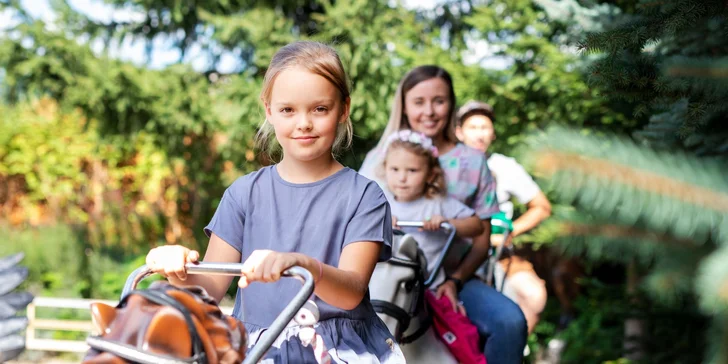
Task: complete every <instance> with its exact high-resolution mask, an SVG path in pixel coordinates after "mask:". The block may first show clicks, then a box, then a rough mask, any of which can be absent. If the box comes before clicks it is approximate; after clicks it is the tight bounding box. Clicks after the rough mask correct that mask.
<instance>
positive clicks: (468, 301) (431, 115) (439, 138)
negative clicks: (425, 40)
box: [359, 66, 526, 363]
mask: <svg viewBox="0 0 728 364" xmlns="http://www.w3.org/2000/svg"><path fill="white" fill-rule="evenodd" d="M455 105H456V101H455V91H454V89H453V84H452V78H451V77H450V74H449V73H448V72H447V71H446V70H444V69H442V68H441V67H438V66H420V67H417V68H414V69H413V70H411V71H410V72H408V73H407V74H406V75H405V76H404V78H403V79H402V81H401V82H400V83H399V87H398V88H397V93H396V94H395V99H394V102H393V105H392V112H391V114H390V116H389V123H388V124H387V127H386V129H385V130H384V133H383V135H382V138H381V139H380V141H379V144H378V145H377V147H376V148H375V149H374V150H372V151H370V152H369V153H368V154H367V157H366V159H365V160H364V163H363V164H362V167H361V169H360V170H359V173H361V174H362V175H364V176H366V177H369V178H372V179H374V180H377V182H378V183H379V184H380V186H382V188H383V189H384V190H387V185H386V183H385V181H383V180H382V178H378V176H377V174H376V170H377V167H378V166H379V165H381V164H382V159H383V158H384V157H385V150H386V148H385V147H386V143H387V140H388V139H389V136H390V135H393V134H394V133H397V132H399V131H400V130H403V129H412V130H413V131H417V132H420V133H423V134H425V135H426V136H428V137H430V138H432V140H433V143H434V144H435V147H437V149H438V151H439V158H438V159H439V163H440V166H441V167H442V169H443V172H444V174H445V180H446V182H447V183H446V184H447V188H446V189H447V194H448V196H450V197H452V198H454V199H456V200H458V201H460V202H462V203H463V204H465V205H466V206H468V207H470V208H471V209H473V210H474V211H475V213H476V216H478V217H479V218H480V219H481V220H482V224H483V230H484V233H483V234H482V235H479V236H476V237H474V238H473V244H472V247H471V248H470V251H469V252H468V253H467V255H465V257H463V259H462V262H461V263H460V265H459V266H458V267H457V268H456V269H454V271H453V272H452V273H451V276H450V277H449V279H448V280H446V281H445V282H444V283H442V285H450V286H451V288H453V289H457V293H458V294H459V296H460V299H461V300H462V301H463V303H464V305H465V311H466V312H467V314H468V317H469V318H470V319H471V321H472V322H473V323H474V324H475V325H476V326H477V327H478V331H479V332H480V334H481V335H482V336H483V337H487V341H486V345H485V355H486V357H487V358H488V360H489V361H492V362H495V363H520V362H521V361H522V358H523V347H524V346H525V344H526V319H525V318H524V316H523V313H522V312H521V309H520V308H519V307H518V306H517V305H516V304H515V303H513V301H511V300H509V299H508V298H506V297H505V296H503V295H502V294H500V293H498V292H496V291H495V290H494V289H493V288H492V287H490V286H487V285H485V284H484V283H483V282H482V281H480V280H478V279H471V278H473V273H474V272H475V270H476V269H477V268H478V267H480V266H481V265H482V264H483V262H484V261H485V258H486V257H487V254H488V247H489V244H490V217H491V216H493V215H494V214H495V213H497V212H498V211H499V208H498V201H497V198H496V192H495V181H494V180H493V176H492V175H491V173H490V170H489V169H488V165H487V161H486V158H485V154H483V152H481V151H479V150H476V149H473V148H470V147H468V146H466V145H464V144H462V143H460V142H458V139H457V137H456V135H455V118H454V116H455ZM390 192H392V191H390ZM390 203H394V202H393V201H390ZM438 289H439V288H438ZM453 298H454V297H453Z"/></svg>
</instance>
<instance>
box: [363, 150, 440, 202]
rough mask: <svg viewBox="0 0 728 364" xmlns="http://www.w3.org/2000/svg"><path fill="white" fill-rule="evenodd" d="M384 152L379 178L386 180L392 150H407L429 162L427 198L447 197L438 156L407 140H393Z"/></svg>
mask: <svg viewBox="0 0 728 364" xmlns="http://www.w3.org/2000/svg"><path fill="white" fill-rule="evenodd" d="M386 148H387V149H386V150H385V151H384V158H383V161H382V164H381V165H380V168H379V169H378V170H377V174H378V176H377V177H379V178H381V179H385V174H386V168H387V156H388V155H389V153H390V152H391V151H392V150H395V149H400V148H401V149H405V150H407V151H408V152H410V153H412V154H414V155H417V156H420V157H424V158H425V159H426V160H427V170H428V172H429V175H428V176H427V182H426V184H425V198H436V197H445V196H446V195H447V190H446V189H447V185H445V172H443V170H442V167H441V166H440V161H439V160H438V159H437V156H436V155H435V154H433V153H432V151H431V150H430V149H428V148H425V146H423V145H422V144H420V143H414V142H410V141H406V140H400V139H397V140H393V141H390V142H389V144H387V145H386Z"/></svg>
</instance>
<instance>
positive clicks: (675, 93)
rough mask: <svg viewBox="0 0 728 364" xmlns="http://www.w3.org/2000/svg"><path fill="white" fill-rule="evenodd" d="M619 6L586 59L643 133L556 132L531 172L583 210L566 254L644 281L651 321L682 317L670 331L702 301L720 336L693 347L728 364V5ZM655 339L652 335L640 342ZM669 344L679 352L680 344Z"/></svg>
mask: <svg viewBox="0 0 728 364" xmlns="http://www.w3.org/2000/svg"><path fill="white" fill-rule="evenodd" d="M619 4H620V6H621V8H622V12H621V14H620V15H618V16H616V18H614V19H610V20H607V21H605V22H604V23H603V29H602V30H601V31H598V32H594V33H589V34H587V35H586V37H585V40H584V42H583V43H582V45H581V49H582V50H583V51H584V52H585V53H586V54H587V55H588V56H589V58H596V61H595V62H594V63H592V65H591V66H590V80H591V82H592V85H593V86H594V87H595V88H598V89H599V90H600V91H601V93H602V95H603V96H606V97H608V98H610V99H612V100H615V101H618V102H623V103H624V105H626V106H628V109H631V110H633V112H632V114H631V117H632V118H634V120H635V121H636V124H637V125H642V127H641V128H639V129H638V131H636V132H634V133H632V134H631V135H629V136H612V135H606V134H604V133H602V132H600V131H596V130H592V131H586V132H585V131H583V130H582V131H573V130H568V129H556V128H552V129H549V130H548V131H547V132H546V133H543V134H541V135H540V136H539V137H536V138H535V139H533V141H532V142H533V144H532V146H533V149H532V150H531V151H530V152H529V153H528V159H529V164H530V166H531V167H532V168H533V169H534V171H535V173H536V174H537V175H539V176H540V177H542V178H545V180H546V181H547V185H546V187H547V189H550V190H552V191H554V195H555V196H557V197H558V199H559V200H560V201H561V202H563V203H567V204H570V205H571V206H573V209H571V210H569V211H567V212H565V213H562V214H560V215H561V216H559V219H558V220H556V221H555V223H554V225H552V227H553V226H556V228H555V229H554V230H556V231H560V233H561V234H563V235H565V236H568V237H569V238H568V239H566V238H565V239H562V240H561V243H562V246H563V248H564V249H565V250H566V251H568V252H570V253H572V254H579V255H582V256H585V257H587V258H589V259H590V260H594V261H605V260H609V261H618V262H621V263H624V264H625V266H628V267H632V268H634V269H635V270H636V271H638V272H640V274H639V275H638V276H639V277H640V279H639V282H638V283H639V288H640V291H641V292H645V293H647V294H648V296H647V297H645V298H644V300H645V301H642V302H641V303H640V304H639V306H641V308H640V309H641V310H642V311H641V312H643V313H650V312H653V311H650V307H649V306H650V305H653V306H666V307H670V308H671V309H672V311H671V312H672V316H670V315H668V316H664V317H662V318H661V319H660V320H663V321H668V322H669V321H670V320H673V319H674V317H675V316H676V315H678V313H679V312H680V311H682V312H686V311H690V310H691V308H692V307H694V305H693V304H692V303H693V302H696V303H697V308H698V309H699V310H700V313H701V314H702V315H703V316H704V317H707V318H708V321H709V322H710V328H709V329H707V330H704V333H703V335H704V337H697V338H696V337H692V338H686V339H685V340H686V341H687V342H688V343H689V345H688V348H693V350H694V349H698V350H703V345H702V344H701V342H702V341H703V339H704V341H705V342H707V349H705V350H706V351H705V353H704V354H703V355H702V361H703V362H706V363H726V362H728V345H726V343H728V294H727V293H726V292H728V264H726V261H728V248H727V247H726V246H727V245H728V169H726V166H728V159H726V155H727V154H728V138H727V137H728V123H727V122H728V120H726V119H728V103H727V102H726V101H725V100H726V99H727V97H726V96H728V77H727V76H726V74H727V73H728V72H726V60H728V4H727V3H726V2H725V1H718V0H697V1H696V0H659V1H657V0H638V1H622V2H619ZM633 277H634V276H633ZM634 306H638V305H637V304H635V305H634ZM669 312H670V311H668V313H669ZM663 313H664V312H663ZM642 319H644V320H649V317H648V316H647V315H645V316H643V317H642ZM647 329H648V330H649V328H647ZM657 334H658V333H655V332H643V333H642V337H641V339H643V340H648V339H650V336H653V335H657ZM667 339H668V341H671V344H670V345H673V346H674V345H677V344H676V339H677V338H676V337H671V338H667ZM648 349H649V348H648V347H647V346H644V345H643V346H642V347H641V348H639V351H641V353H642V354H648V355H649V356H648V355H644V356H642V357H641V359H643V360H646V361H649V362H652V361H651V360H655V356H653V354H656V353H659V352H660V350H661V351H663V352H664V351H669V349H667V348H661V349H658V350H657V351H654V352H650V351H649V350H648ZM683 354H684V353H682V354H680V353H673V356H672V357H665V356H663V357H662V359H661V360H662V361H665V360H667V361H672V362H674V361H679V360H680V359H678V358H680V357H681V356H680V355H683ZM625 355H627V356H630V355H629V353H628V352H626V351H625ZM682 357H683V358H684V356H682Z"/></svg>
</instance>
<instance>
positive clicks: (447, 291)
mask: <svg viewBox="0 0 728 364" xmlns="http://www.w3.org/2000/svg"><path fill="white" fill-rule="evenodd" d="M435 296H436V297H437V298H438V299H440V298H441V297H442V296H445V297H447V298H448V299H449V300H450V303H452V310H453V311H456V312H459V313H460V314H461V315H465V314H466V313H465V306H463V304H462V303H460V300H459V299H458V290H457V287H455V283H453V281H445V282H444V283H443V284H441V285H440V286H439V287H437V291H436V292H435Z"/></svg>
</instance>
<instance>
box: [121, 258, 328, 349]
mask: <svg viewBox="0 0 728 364" xmlns="http://www.w3.org/2000/svg"><path fill="white" fill-rule="evenodd" d="M185 268H186V269H187V273H188V274H215V275H227V276H241V275H242V268H243V264H242V263H211V262H199V263H188V264H186V265H185ZM152 274H154V272H152V270H150V269H149V268H147V266H146V265H142V266H141V267H139V268H137V269H135V270H134V271H133V272H132V273H131V274H130V275H129V277H128V278H127V279H126V283H125V284H124V289H123V290H122V293H121V298H122V299H123V298H124V297H126V296H127V295H128V294H129V293H130V292H131V291H132V290H134V289H136V286H137V284H138V283H139V282H140V281H141V280H142V279H144V278H146V277H148V276H150V275H152ZM283 276H284V277H293V278H299V279H300V280H302V281H303V286H302V287H301V290H300V291H298V293H296V295H295V296H294V297H293V300H292V301H291V302H290V303H289V304H288V305H287V306H286V307H285V308H284V309H283V311H282V312H281V313H280V314H279V315H278V317H276V319H275V320H274V321H273V323H272V324H271V325H270V327H269V328H268V329H267V330H265V332H264V333H263V334H261V336H260V338H259V339H258V342H257V343H256V344H255V346H253V348H252V349H251V350H250V352H249V353H248V354H247V356H246V357H245V360H244V361H243V364H253V363H257V362H258V361H259V360H260V359H261V358H262V357H263V356H264V355H265V353H266V352H267V351H268V349H270V347H271V345H273V342H274V341H275V340H276V338H278V336H279V335H280V334H281V333H282V332H283V330H284V329H285V328H286V326H287V325H288V323H289V322H291V320H292V319H293V317H294V316H296V313H298V310H300V309H301V307H303V305H304V304H305V303H306V301H307V300H308V298H309V297H311V295H312V294H313V291H314V283H313V275H312V274H311V272H309V271H308V270H306V269H305V268H302V267H298V266H295V267H291V268H288V269H286V271H285V272H283Z"/></svg>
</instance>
